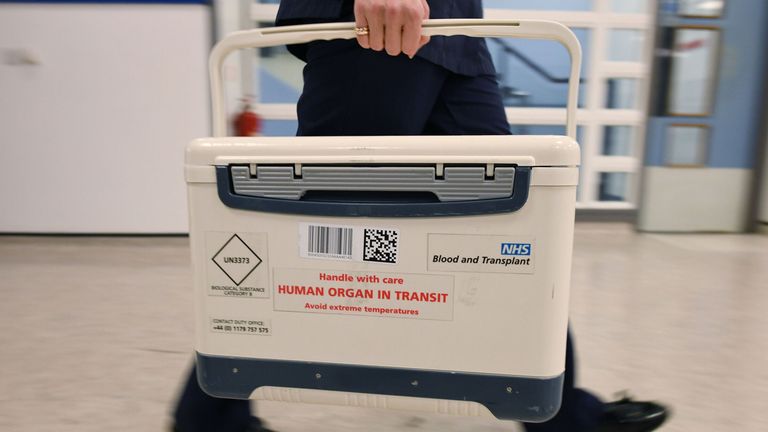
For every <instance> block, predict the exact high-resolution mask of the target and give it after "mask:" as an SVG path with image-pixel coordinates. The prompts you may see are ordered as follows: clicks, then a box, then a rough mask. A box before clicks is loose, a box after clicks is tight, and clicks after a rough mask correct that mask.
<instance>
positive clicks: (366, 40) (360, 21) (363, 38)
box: [355, 15, 371, 49]
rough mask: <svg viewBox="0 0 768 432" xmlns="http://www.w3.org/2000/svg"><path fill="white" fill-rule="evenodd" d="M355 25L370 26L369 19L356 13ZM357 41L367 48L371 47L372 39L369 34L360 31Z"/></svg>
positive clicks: (360, 26)
mask: <svg viewBox="0 0 768 432" xmlns="http://www.w3.org/2000/svg"><path fill="white" fill-rule="evenodd" d="M355 27H356V28H358V29H362V28H368V20H366V19H365V16H360V17H358V16H357V15H355ZM357 43H359V44H360V46H361V47H363V48H365V49H368V48H370V47H371V41H370V37H369V35H368V34H359V33H358V35H357Z"/></svg>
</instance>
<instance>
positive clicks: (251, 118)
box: [234, 101, 261, 136]
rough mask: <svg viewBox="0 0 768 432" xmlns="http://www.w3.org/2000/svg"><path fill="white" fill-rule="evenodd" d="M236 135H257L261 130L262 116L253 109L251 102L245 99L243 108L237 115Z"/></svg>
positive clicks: (235, 123)
mask: <svg viewBox="0 0 768 432" xmlns="http://www.w3.org/2000/svg"><path fill="white" fill-rule="evenodd" d="M234 126H235V136H255V135H257V134H258V133H259V132H261V117H259V116H258V115H257V114H256V113H255V112H253V111H251V104H250V103H248V101H243V108H242V110H241V111H240V113H239V114H237V115H236V116H235V121H234Z"/></svg>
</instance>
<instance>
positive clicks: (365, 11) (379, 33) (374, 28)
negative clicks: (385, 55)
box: [355, 0, 386, 51]
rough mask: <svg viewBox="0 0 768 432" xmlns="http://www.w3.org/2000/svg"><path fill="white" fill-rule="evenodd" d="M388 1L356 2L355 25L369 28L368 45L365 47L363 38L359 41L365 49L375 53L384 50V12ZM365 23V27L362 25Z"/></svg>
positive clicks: (367, 0)
mask: <svg viewBox="0 0 768 432" xmlns="http://www.w3.org/2000/svg"><path fill="white" fill-rule="evenodd" d="M385 9H386V0H356V1H355V23H356V25H355V26H356V27H366V26H367V27H368V35H367V36H366V37H365V39H367V43H366V44H365V45H364V44H363V41H361V39H363V37H362V36H358V38H357V41H358V43H359V44H360V46H361V47H363V48H370V49H372V50H375V51H381V50H383V49H384V12H385ZM363 23H365V25H360V24H363Z"/></svg>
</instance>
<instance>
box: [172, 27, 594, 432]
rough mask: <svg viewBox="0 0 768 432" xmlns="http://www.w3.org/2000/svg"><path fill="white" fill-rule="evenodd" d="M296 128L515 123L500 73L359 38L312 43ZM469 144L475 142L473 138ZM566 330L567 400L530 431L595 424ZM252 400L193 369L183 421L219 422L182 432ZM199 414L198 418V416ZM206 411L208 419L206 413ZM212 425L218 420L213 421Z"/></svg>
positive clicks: (491, 129)
mask: <svg viewBox="0 0 768 432" xmlns="http://www.w3.org/2000/svg"><path fill="white" fill-rule="evenodd" d="M297 109H298V118H299V126H298V131H297V134H298V135H303V136H316V135H325V136H334V135H503V134H509V133H510V131H509V124H508V123H507V119H506V115H505V113H504V106H503V103H502V100H501V95H500V92H499V89H498V84H497V81H496V77H495V76H494V75H481V76H474V77H472V76H464V75H458V74H454V73H452V72H449V71H448V70H446V69H444V68H442V67H440V66H437V65H435V64H432V63H430V62H428V61H426V60H423V59H420V58H418V57H416V58H414V59H408V58H407V57H405V56H402V55H401V56H398V57H391V56H388V55H386V54H385V53H379V52H375V51H371V50H364V49H362V48H359V47H358V46H357V43H356V42H354V41H331V42H313V43H311V44H310V45H309V47H308V49H307V66H306V67H305V68H304V91H303V93H302V95H301V98H300V99H299V103H298V107H297ZM467 145H472V143H471V142H470V141H468V142H467ZM574 383H575V358H574V353H573V346H572V341H571V337H570V335H569V337H568V343H567V349H566V363H565V382H564V388H563V403H562V406H561V409H560V412H559V413H558V414H557V416H555V418H553V419H552V420H550V421H549V422H546V423H540V424H526V430H527V431H529V432H590V431H592V430H594V429H595V428H596V426H597V424H598V423H599V421H600V419H601V416H602V402H600V401H599V400H598V399H597V398H596V397H595V396H593V395H592V394H590V393H588V392H586V391H584V390H582V389H577V388H575V386H574ZM249 415H250V412H249V405H248V401H234V400H223V399H214V398H211V397H210V396H207V395H205V394H204V393H203V392H202V391H201V390H200V388H199V387H198V385H197V380H196V378H195V376H194V370H193V374H192V375H191V376H190V380H189V382H188V383H187V386H186V389H185V391H184V393H183V395H182V398H181V400H180V403H179V407H178V409H177V412H176V419H177V424H185V425H188V424H194V423H195V421H199V422H200V424H201V425H216V427H213V428H210V429H204V428H202V429H201V428H194V426H191V428H190V429H186V428H182V429H181V430H182V431H183V432H187V431H190V432H197V431H213V430H216V431H230V430H233V431H234V430H237V429H227V427H237V426H238V425H240V424H242V422H243V421H247V419H248V416H249ZM195 419H197V420H195ZM204 419H207V420H204ZM211 427H212V426H211Z"/></svg>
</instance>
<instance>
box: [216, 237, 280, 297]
mask: <svg viewBox="0 0 768 432" xmlns="http://www.w3.org/2000/svg"><path fill="white" fill-rule="evenodd" d="M205 249H206V253H207V255H208V260H207V264H206V287H207V288H208V295H211V296H224V297H235V298H269V266H268V265H267V234H266V233H227V232H207V233H206V234H205Z"/></svg>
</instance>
